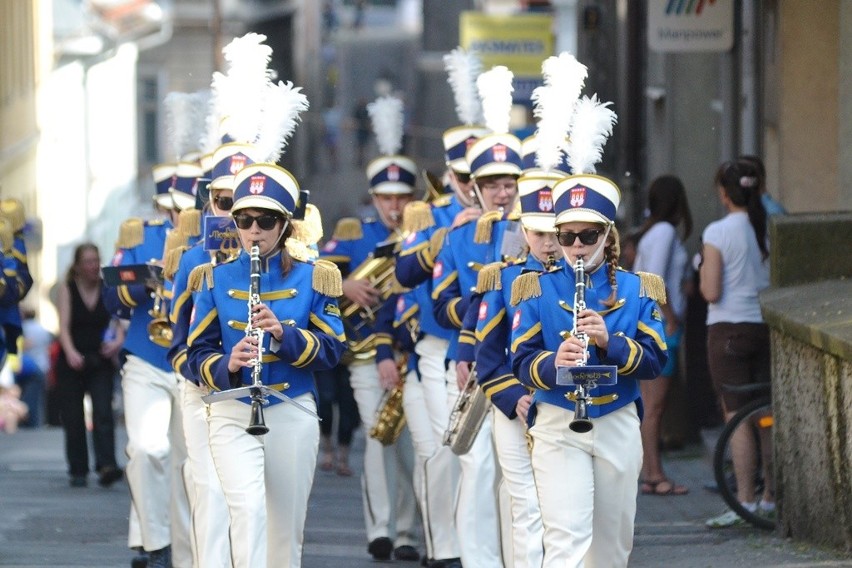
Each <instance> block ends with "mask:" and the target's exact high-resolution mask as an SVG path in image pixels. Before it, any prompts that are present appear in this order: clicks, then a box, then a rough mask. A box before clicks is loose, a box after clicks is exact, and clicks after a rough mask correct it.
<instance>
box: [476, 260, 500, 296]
mask: <svg viewBox="0 0 852 568" xmlns="http://www.w3.org/2000/svg"><path fill="white" fill-rule="evenodd" d="M504 266H505V264H503V263H502V262H491V263H489V264H486V265H485V266H483V267H482V268H480V269H479V275H478V276H477V279H476V292H477V293H479V294H484V293H485V292H491V291H492V290H502V289H503V283H502V281H501V280H500V270H501V269H502V268H503V267H504Z"/></svg>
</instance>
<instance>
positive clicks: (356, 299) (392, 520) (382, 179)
mask: <svg viewBox="0 0 852 568" xmlns="http://www.w3.org/2000/svg"><path fill="white" fill-rule="evenodd" d="M368 110H369V112H370V116H371V118H372V120H373V129H374V131H375V133H376V139H377V142H378V145H379V150H380V152H381V154H382V155H381V156H379V157H378V158H375V159H374V160H373V161H371V162H370V163H369V164H368V165H367V177H368V179H369V182H370V193H371V195H372V198H373V205H374V206H375V207H376V210H377V212H378V216H379V218H378V219H365V220H363V221H362V220H360V219H354V218H344V219H341V220H340V221H338V223H337V227H336V228H335V231H334V234H333V235H332V239H331V240H330V241H329V242H328V243H326V245H325V246H324V247H323V249H322V251H321V252H320V258H323V259H325V260H329V261H332V262H334V263H335V264H337V265H338V266H339V267H340V269H341V272H342V273H343V274H344V275H346V276H347V277H346V278H345V280H344V281H343V294H344V296H346V299H347V300H348V301H350V302H351V303H353V304H357V305H358V306H361V307H362V308H364V309H365V310H368V311H373V310H375V309H377V308H378V307H380V305H381V304H382V303H383V299H382V298H381V291H380V290H378V289H376V288H375V287H374V286H373V285H372V284H371V283H370V281H369V280H367V279H366V278H364V279H356V278H353V277H352V276H351V275H350V274H351V273H352V272H353V271H354V269H355V268H356V267H358V266H359V265H361V264H362V263H363V262H364V261H365V260H366V259H367V257H368V255H369V254H370V253H372V252H373V251H374V249H375V248H376V245H377V244H378V243H383V242H386V241H388V240H389V239H395V240H398V239H400V238H401V236H402V235H401V230H400V227H401V222H402V212H403V208H404V207H405V205H406V204H407V203H408V202H410V201H411V200H412V199H413V193H414V185H415V180H416V176H417V168H416V165H415V164H414V162H413V161H412V160H411V159H410V158H408V157H406V156H401V155H399V154H398V152H399V150H400V149H401V147H402V125H403V122H402V102H401V101H400V100H399V99H396V98H394V97H384V98H380V99H377V100H376V101H375V102H373V103H371V104H370V105H369V106H368ZM356 317H359V316H356ZM353 323H354V326H353V327H348V328H347V340H348V341H349V345H350V352H351V354H352V355H353V360H352V362H351V363H349V372H350V379H349V380H350V382H351V384H352V389H353V391H354V394H355V401H356V403H357V405H358V412H359V414H360V416H361V422H362V424H363V426H364V429H365V431H369V430H370V429H371V428H372V427H373V422H374V420H375V413H376V408H377V407H378V405H379V402H380V400H381V398H382V395H383V393H384V391H385V390H389V389H391V388H393V387H395V386H397V385H398V384H399V383H400V381H401V379H402V377H400V376H399V370H398V369H397V366H396V362H395V361H394V360H393V358H384V359H380V358H377V357H376V352H375V349H376V347H377V345H378V344H381V343H384V344H389V343H390V336H389V335H388V334H386V333H384V332H383V333H377V331H382V330H377V329H376V328H375V327H374V326H373V325H372V324H371V323H369V322H366V323H365V322H364V321H359V322H347V325H349V326H352V325H353ZM355 327H358V329H357V330H355ZM384 331H387V330H384ZM356 344H358V346H357V347H356V348H355V350H354V351H353V349H352V347H353V346H355V345H356ZM412 453H413V451H412V449H411V440H410V435H408V434H407V430H406V431H404V432H403V434H402V436H401V437H400V438H399V440H397V442H396V443H395V444H393V445H391V446H387V447H385V446H382V444H381V443H380V442H379V441H378V440H375V439H372V438H369V437H368V438H367V440H366V448H365V452H364V473H363V478H362V496H363V502H364V520H365V524H366V529H367V541H368V546H367V551H368V552H369V553H370V555H372V556H373V558H375V559H377V560H387V559H389V558H390V557H391V555H392V554H393V556H394V557H395V558H396V559H398V560H414V561H416V560H419V558H420V554H419V553H418V552H417V549H416V546H417V543H418V540H419V539H418V537H417V533H418V529H417V507H416V503H415V499H414V491H413V487H412V486H411V469H412V468H413V463H412V462H413V456H412V455H411V454H412ZM394 469H396V476H395V478H396V480H397V484H398V486H399V487H397V488H391V487H388V483H387V480H388V479H389V478H390V479H394V476H393V475H390V472H392V471H393V470H394ZM394 503H395V508H392V507H394ZM394 527H395V529H396V530H395V531H394ZM394 537H395V538H394Z"/></svg>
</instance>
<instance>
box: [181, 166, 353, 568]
mask: <svg viewBox="0 0 852 568" xmlns="http://www.w3.org/2000/svg"><path fill="white" fill-rule="evenodd" d="M234 186H235V189H234V204H233V206H232V208H231V214H232V215H233V217H234V221H235V222H236V224H237V229H238V232H239V237H240V241H241V242H242V247H243V250H242V251H240V253H239V255H238V256H237V257H236V258H235V259H233V260H231V261H228V262H224V263H221V264H219V265H217V266H215V267H212V268H211V267H210V265H205V266H203V267H200V268H199V269H197V274H193V276H191V278H190V280H191V281H198V282H200V290H199V292H198V294H197V296H196V298H195V312H194V314H193V321H192V323H191V327H190V333H189V341H188V343H189V350H188V359H189V365H190V368H191V369H192V371H193V372H194V373H195V374H196V375H197V376H198V377H199V378H200V379H201V380H202V381H203V382H204V384H205V385H207V386H208V387H210V388H211V389H212V390H213V391H226V390H228V389H232V388H236V387H242V386H247V385H250V384H252V373H253V369H254V367H255V361H256V359H257V358H258V357H261V360H262V364H261V365H260V380H261V382H262V383H263V384H264V385H265V386H267V387H269V388H271V389H273V390H276V391H278V392H280V393H282V394H284V395H286V397H288V398H289V400H282V399H280V398H278V397H273V396H269V397H268V406H266V408H265V409H264V411H265V412H264V419H265V425H266V426H267V428H268V433H266V434H264V435H252V434H249V433H248V432H246V426H247V425H248V424H249V419H250V414H251V411H250V402H251V401H250V399H249V397H247V396H246V397H243V398H238V399H227V397H222V398H223V400H217V401H216V402H214V403H211V404H210V407H209V417H208V424H209V428H210V450H211V453H212V456H213V461H214V463H215V465H216V470H217V472H218V474H219V478H220V480H221V482H222V489H223V490H224V493H225V500H226V502H227V504H228V511H229V513H230V521H231V527H230V530H231V548H232V559H233V564H234V566H235V567H252V568H254V567H256V566H288V567H297V566H300V564H301V555H302V542H303V534H304V525H305V517H306V514H307V506H308V496H309V495H310V491H311V486H312V484H313V477H314V471H315V466H316V461H317V454H318V449H319V434H320V432H319V424H318V422H317V419H316V418H315V417H314V416H312V415H311V414H312V413H315V412H316V400H317V392H316V386H315V384H314V379H313V372H314V371H320V370H324V369H330V368H332V367H334V365H336V364H337V362H338V361H339V359H340V356H341V355H342V353H343V351H344V343H343V340H344V335H343V325H342V323H341V321H340V311H339V308H338V304H337V300H336V297H338V296H340V295H341V294H342V290H341V278H340V273H339V271H338V270H337V268H336V267H334V266H333V265H331V264H330V263H326V262H324V261H317V262H316V263H309V262H302V261H300V260H297V259H295V258H293V257H291V256H290V254H289V253H288V252H287V249H286V246H285V243H286V241H287V239H288V238H290V237H291V235H292V234H293V226H292V222H291V217H292V211H293V210H294V209H295V206H296V202H297V199H298V195H299V187H298V184H297V182H296V180H295V179H294V178H293V176H292V175H291V174H290V173H289V172H288V171H287V170H284V169H283V168H280V167H278V166H276V165H274V164H253V165H250V166H247V167H246V168H244V169H243V170H241V171H240V172H239V173H237V174H236V176H235V179H234ZM253 246H257V248H258V251H259V257H260V272H261V274H260V292H259V296H260V302H259V303H258V304H257V305H255V306H254V307H253V309H252V312H251V313H248V310H249V291H248V290H249V283H250V275H251V263H250V254H249V251H250V250H251V248H252V247H253ZM248 318H251V322H250V324H251V326H253V327H254V328H256V329H260V330H262V334H261V338H262V339H261V343H260V344H258V341H257V339H256V338H255V337H254V336H253V335H249V334H246V331H245V330H246V326H247V325H248V324H249V322H247V319H248ZM305 410H308V411H309V412H305Z"/></svg>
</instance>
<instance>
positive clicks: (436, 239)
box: [429, 227, 448, 263]
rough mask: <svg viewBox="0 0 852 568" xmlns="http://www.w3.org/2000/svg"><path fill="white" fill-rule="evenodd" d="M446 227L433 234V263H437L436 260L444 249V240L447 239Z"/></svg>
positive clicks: (430, 251) (431, 248) (430, 245)
mask: <svg viewBox="0 0 852 568" xmlns="http://www.w3.org/2000/svg"><path fill="white" fill-rule="evenodd" d="M447 231H448V229H447V228H446V227H441V228H440V229H438V230H437V231H435V232H434V233H432V238H430V239H429V255H430V256H431V257H432V262H433V263H434V262H435V259H436V258H438V254H439V253H440V252H441V249H442V248H444V240H445V239H446V238H447Z"/></svg>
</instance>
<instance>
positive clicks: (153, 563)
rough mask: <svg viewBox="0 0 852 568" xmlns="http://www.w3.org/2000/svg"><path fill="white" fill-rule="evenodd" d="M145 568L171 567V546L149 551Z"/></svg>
mask: <svg viewBox="0 0 852 568" xmlns="http://www.w3.org/2000/svg"><path fill="white" fill-rule="evenodd" d="M147 568H172V547H171V546H166V547H165V548H161V549H160V550H152V551H151V552H149V553H148V566H147Z"/></svg>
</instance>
